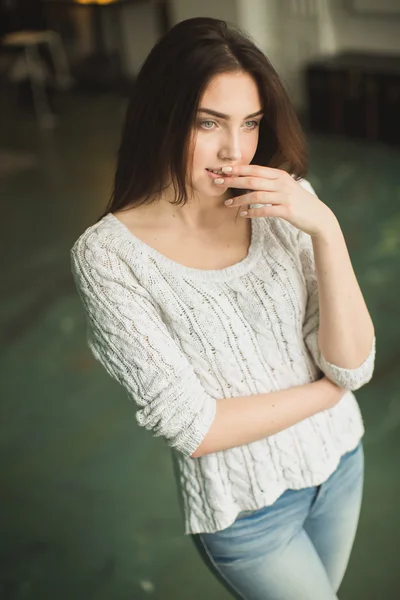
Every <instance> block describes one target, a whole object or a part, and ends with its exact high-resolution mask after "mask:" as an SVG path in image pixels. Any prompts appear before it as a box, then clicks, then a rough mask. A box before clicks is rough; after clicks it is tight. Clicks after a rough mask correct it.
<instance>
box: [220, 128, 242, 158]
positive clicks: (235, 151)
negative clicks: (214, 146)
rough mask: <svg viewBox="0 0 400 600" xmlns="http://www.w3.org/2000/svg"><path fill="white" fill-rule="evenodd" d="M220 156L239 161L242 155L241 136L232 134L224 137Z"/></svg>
mask: <svg viewBox="0 0 400 600" xmlns="http://www.w3.org/2000/svg"><path fill="white" fill-rule="evenodd" d="M218 157H219V158H220V159H221V160H230V161H237V160H240V159H241V157H242V152H241V149H240V140H239V136H238V135H235V134H231V135H229V136H227V137H226V138H225V139H224V142H223V144H222V145H221V148H220V151H219V152H218Z"/></svg>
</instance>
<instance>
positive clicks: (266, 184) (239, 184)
mask: <svg viewBox="0 0 400 600" xmlns="http://www.w3.org/2000/svg"><path fill="white" fill-rule="evenodd" d="M214 182H215V183H216V185H229V187H230V188H239V189H243V190H262V191H265V192H275V191H276V189H277V182H276V180H273V179H265V177H226V178H225V179H222V178H218V179H214ZM221 182H222V183H221Z"/></svg>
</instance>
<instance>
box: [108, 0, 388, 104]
mask: <svg viewBox="0 0 400 600" xmlns="http://www.w3.org/2000/svg"><path fill="white" fill-rule="evenodd" d="M396 1H397V0H396ZM398 1H399V2H400V0H398ZM346 2H347V0H171V7H170V10H171V21H172V25H174V24H175V23H178V22H179V21H182V20H184V19H188V18H191V17H196V16H209V17H214V18H220V19H225V20H227V21H230V22H231V23H234V24H237V25H239V27H242V28H243V29H244V30H245V31H247V32H248V33H249V34H250V35H251V37H253V39H254V40H255V42H256V43H257V45H258V46H259V47H260V48H261V49H262V50H263V51H264V52H265V53H266V55H267V56H268V58H269V59H270V61H271V62H272V64H273V65H274V66H275V68H276V69H277V70H278V72H279V74H280V75H281V77H282V78H283V80H284V82H285V84H286V86H287V88H288V91H289V94H290V96H291V98H292V101H293V102H294V104H295V105H296V106H297V107H298V108H301V107H302V106H303V104H304V96H305V94H304V83H303V71H304V66H305V64H306V63H307V62H308V61H310V60H312V59H313V58H314V57H317V56H320V55H322V54H327V53H334V52H336V51H341V50H357V51H371V52H374V51H376V52H387V53H400V19H399V18H397V19H396V18H394V17H393V16H392V17H390V16H389V17H386V18H385V17H383V18H382V17H374V16H368V17H364V16H360V15H355V14H352V13H350V12H348V11H347V9H346V7H345V4H346ZM377 2H378V0H377ZM156 10H157V9H156V8H155V6H154V5H152V4H147V3H146V4H145V3H143V4H137V5H129V4H128V5H127V6H126V7H124V8H122V9H121V10H120V11H119V13H120V17H121V29H122V32H123V45H124V46H125V48H126V53H125V68H126V70H127V72H128V73H132V74H133V73H136V72H137V71H138V70H139V68H140V65H141V64H142V63H143V61H144V59H145V58H146V56H147V54H148V52H149V51H150V49H151V48H152V46H153V45H154V44H155V43H156V41H157V39H158V36H159V25H158V22H157V12H156Z"/></svg>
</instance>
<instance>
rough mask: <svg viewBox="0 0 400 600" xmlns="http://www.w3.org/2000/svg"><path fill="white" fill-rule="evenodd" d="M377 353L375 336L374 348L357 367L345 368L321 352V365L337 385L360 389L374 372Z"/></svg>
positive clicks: (353, 389)
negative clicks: (333, 362)
mask: <svg viewBox="0 0 400 600" xmlns="http://www.w3.org/2000/svg"><path fill="white" fill-rule="evenodd" d="M375 353H376V338H375V336H374V339H373V342H372V348H371V351H370V353H369V355H368V357H367V358H366V359H365V360H364V362H363V363H362V364H361V365H360V366H359V367H357V368H355V369H344V368H342V367H337V366H336V365H334V364H332V363H330V362H328V361H327V360H326V359H325V358H324V356H323V355H322V353H321V352H319V359H320V360H319V367H320V369H321V370H322V371H323V372H324V373H325V375H326V376H327V377H329V379H331V381H333V382H334V383H336V385H338V386H340V387H342V388H344V389H347V390H351V391H355V390H358V389H359V388H361V387H362V386H363V385H365V384H366V383H368V382H369V381H370V380H371V378H372V374H373V372H374V364H375Z"/></svg>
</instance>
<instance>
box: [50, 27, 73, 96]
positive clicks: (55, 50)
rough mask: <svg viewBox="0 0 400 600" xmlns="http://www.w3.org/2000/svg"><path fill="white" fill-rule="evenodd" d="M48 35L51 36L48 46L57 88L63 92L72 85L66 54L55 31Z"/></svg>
mask: <svg viewBox="0 0 400 600" xmlns="http://www.w3.org/2000/svg"><path fill="white" fill-rule="evenodd" d="M49 33H50V34H51V35H50V37H49V40H48V45H49V49H50V53H51V58H52V60H53V65H54V68H55V72H56V79H57V85H58V87H59V88H61V89H64V90H65V89H68V88H70V87H72V85H73V83H74V80H73V78H72V77H71V73H70V70H69V65H68V59H67V54H66V52H65V49H64V44H63V41H62V39H61V36H60V35H59V34H58V33H57V32H55V31H51V32H49Z"/></svg>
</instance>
